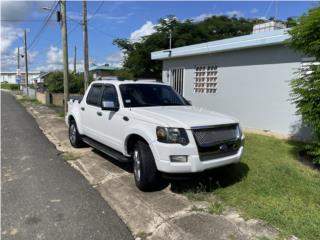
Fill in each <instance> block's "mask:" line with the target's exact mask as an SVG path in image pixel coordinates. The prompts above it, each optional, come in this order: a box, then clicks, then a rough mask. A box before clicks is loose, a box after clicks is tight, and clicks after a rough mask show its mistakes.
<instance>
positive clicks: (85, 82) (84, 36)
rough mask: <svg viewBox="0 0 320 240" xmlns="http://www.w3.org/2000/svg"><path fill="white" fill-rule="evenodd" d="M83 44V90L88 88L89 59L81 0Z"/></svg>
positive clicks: (84, 11) (84, 1)
mask: <svg viewBox="0 0 320 240" xmlns="http://www.w3.org/2000/svg"><path fill="white" fill-rule="evenodd" d="M82 16H83V43H84V48H83V49H84V71H83V72H84V90H86V89H87V87H88V82H89V81H88V77H89V59H88V58H89V57H88V55H89V54H88V26H87V1H86V0H83V13H82Z"/></svg>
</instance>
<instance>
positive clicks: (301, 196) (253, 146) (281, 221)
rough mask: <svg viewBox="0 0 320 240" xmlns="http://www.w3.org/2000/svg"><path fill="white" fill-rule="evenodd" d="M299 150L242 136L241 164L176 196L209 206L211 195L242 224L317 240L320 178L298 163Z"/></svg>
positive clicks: (219, 171)
mask: <svg viewBox="0 0 320 240" xmlns="http://www.w3.org/2000/svg"><path fill="white" fill-rule="evenodd" d="M301 148H302V145H301V144H298V143H292V142H288V141H285V140H279V139H275V138H272V137H266V136H260V135H256V134H246V143H245V152H244V156H243V159H242V161H241V163H239V164H236V165H231V166H227V167H223V168H220V169H214V170H213V171H210V173H209V174H208V176H206V177H203V178H201V179H200V180H199V181H200V182H201V185H200V186H201V187H200V190H199V182H198V181H193V182H192V183H188V184H187V186H178V187H176V188H177V189H175V190H176V191H178V192H182V193H184V194H185V195H186V196H188V197H189V198H191V199H195V200H198V199H200V200H207V201H209V202H210V201H211V200H210V199H212V194H214V195H215V196H218V197H219V198H220V200H221V201H222V202H223V203H224V204H226V205H229V206H233V207H236V208H237V209H239V210H240V212H241V214H243V216H244V217H245V218H256V219H261V220H264V221H266V222H268V223H270V224H271V225H273V226H275V227H277V228H279V229H280V230H281V232H282V234H284V235H292V234H294V235H295V236H297V237H299V238H300V239H308V240H318V239H320V172H319V171H316V170H312V169H310V168H309V167H306V166H304V165H302V164H301V163H300V162H299V161H298V157H297V154H298V151H299V150H300V149H301ZM173 188H174V187H173ZM210 196H211V197H210ZM216 208H217V207H213V209H214V210H213V212H214V211H216ZM218 209H219V208H218Z"/></svg>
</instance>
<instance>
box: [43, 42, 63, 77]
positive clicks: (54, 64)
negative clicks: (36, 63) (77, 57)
mask: <svg viewBox="0 0 320 240" xmlns="http://www.w3.org/2000/svg"><path fill="white" fill-rule="evenodd" d="M62 67H63V61H62V49H61V48H58V47H55V46H52V45H51V46H50V47H49V49H48V52H47V60H46V64H45V65H42V66H40V67H37V70H40V71H55V70H61V69H62Z"/></svg>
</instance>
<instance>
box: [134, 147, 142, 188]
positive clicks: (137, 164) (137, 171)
mask: <svg viewBox="0 0 320 240" xmlns="http://www.w3.org/2000/svg"><path fill="white" fill-rule="evenodd" d="M140 167H141V162H140V156H139V152H138V150H135V151H134V152H133V171H134V176H135V178H136V180H137V181H138V182H139V181H140V176H141V169H140Z"/></svg>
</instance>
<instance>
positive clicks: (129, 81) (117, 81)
mask: <svg viewBox="0 0 320 240" xmlns="http://www.w3.org/2000/svg"><path fill="white" fill-rule="evenodd" d="M93 83H109V84H113V85H120V84H164V83H163V82H157V81H155V80H136V81H134V80H121V81H120V80H96V81H93V82H92V83H91V84H93Z"/></svg>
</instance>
